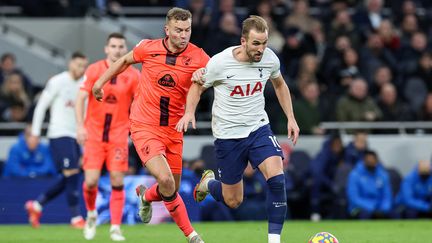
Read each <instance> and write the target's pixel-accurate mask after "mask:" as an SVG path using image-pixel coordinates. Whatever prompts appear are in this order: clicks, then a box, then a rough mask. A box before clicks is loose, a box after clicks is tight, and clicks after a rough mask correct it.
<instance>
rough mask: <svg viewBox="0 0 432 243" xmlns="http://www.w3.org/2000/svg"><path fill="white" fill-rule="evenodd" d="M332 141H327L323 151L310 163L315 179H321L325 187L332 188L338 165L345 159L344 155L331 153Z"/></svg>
mask: <svg viewBox="0 0 432 243" xmlns="http://www.w3.org/2000/svg"><path fill="white" fill-rule="evenodd" d="M331 142H332V139H331V138H329V139H327V140H326V141H325V142H324V143H323V146H322V148H321V151H320V152H319V153H318V155H317V156H316V157H315V159H313V160H312V161H311V163H310V171H311V174H312V176H313V177H314V178H319V179H320V180H321V181H322V182H323V183H324V184H325V185H327V186H331V185H332V183H333V178H334V175H335V172H336V168H337V166H338V163H339V162H340V161H341V160H342V158H343V153H341V154H335V153H333V152H332V151H331V147H330V146H331Z"/></svg>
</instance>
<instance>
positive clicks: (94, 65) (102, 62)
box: [87, 59, 108, 71]
mask: <svg viewBox="0 0 432 243" xmlns="http://www.w3.org/2000/svg"><path fill="white" fill-rule="evenodd" d="M104 67H108V66H107V63H106V60H104V59H102V60H99V61H96V62H94V63H91V64H90V65H88V67H87V71H97V70H99V69H102V68H104Z"/></svg>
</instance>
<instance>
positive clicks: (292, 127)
mask: <svg viewBox="0 0 432 243" xmlns="http://www.w3.org/2000/svg"><path fill="white" fill-rule="evenodd" d="M287 127H288V138H289V139H291V141H292V143H293V144H294V145H296V143H297V139H298V136H299V133H300V128H299V127H298V125H297V122H296V120H295V118H294V117H293V118H291V119H288V125H287Z"/></svg>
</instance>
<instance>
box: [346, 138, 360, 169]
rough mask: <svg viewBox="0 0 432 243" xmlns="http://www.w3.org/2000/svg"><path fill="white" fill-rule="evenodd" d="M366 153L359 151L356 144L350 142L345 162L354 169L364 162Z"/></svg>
mask: <svg viewBox="0 0 432 243" xmlns="http://www.w3.org/2000/svg"><path fill="white" fill-rule="evenodd" d="M364 153H365V151H360V150H357V149H356V147H354V143H353V142H350V143H349V144H348V145H347V146H346V148H345V155H344V162H345V163H347V164H350V165H352V166H353V167H354V166H355V165H356V164H357V162H359V161H360V160H363V156H364Z"/></svg>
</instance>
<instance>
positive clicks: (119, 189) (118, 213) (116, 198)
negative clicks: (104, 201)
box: [110, 186, 125, 225]
mask: <svg viewBox="0 0 432 243" xmlns="http://www.w3.org/2000/svg"><path fill="white" fill-rule="evenodd" d="M124 204H125V191H124V190H123V186H113V187H112V190H111V197H110V214H111V224H112V225H120V224H121V222H122V217H123V208H124Z"/></svg>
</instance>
